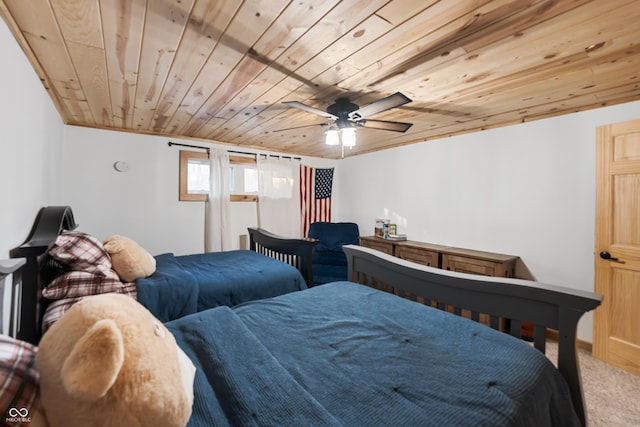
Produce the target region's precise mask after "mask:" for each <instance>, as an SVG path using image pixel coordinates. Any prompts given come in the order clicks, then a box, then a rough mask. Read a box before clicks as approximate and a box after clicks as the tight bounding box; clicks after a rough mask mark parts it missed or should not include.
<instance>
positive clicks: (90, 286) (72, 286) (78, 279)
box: [42, 270, 124, 300]
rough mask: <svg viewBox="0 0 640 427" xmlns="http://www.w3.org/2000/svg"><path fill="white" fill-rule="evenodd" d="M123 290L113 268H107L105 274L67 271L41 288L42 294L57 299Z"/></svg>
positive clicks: (120, 291) (122, 285) (121, 291)
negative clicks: (107, 270)
mask: <svg viewBox="0 0 640 427" xmlns="http://www.w3.org/2000/svg"><path fill="white" fill-rule="evenodd" d="M123 290H124V284H123V283H122V282H121V281H120V278H119V277H118V275H117V274H116V272H115V271H113V270H109V272H108V273H107V274H106V275H100V274H94V273H89V272H87V271H69V272H67V273H64V274H63V275H62V276H58V277H56V278H55V279H53V281H52V282H51V283H49V284H48V285H47V286H46V287H45V288H44V289H43V290H42V296H44V297H45V298H49V299H56V300H58V299H63V298H74V297H82V296H87V295H96V294H106V293H109V292H118V293H124V292H123Z"/></svg>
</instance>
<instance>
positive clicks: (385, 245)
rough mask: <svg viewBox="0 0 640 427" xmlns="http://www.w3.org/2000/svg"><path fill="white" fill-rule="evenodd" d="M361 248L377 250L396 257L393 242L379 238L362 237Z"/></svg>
mask: <svg viewBox="0 0 640 427" xmlns="http://www.w3.org/2000/svg"><path fill="white" fill-rule="evenodd" d="M360 246H364V247H365V248H371V249H375V250H377V251H380V252H384V253H385V254H389V255H394V253H393V252H394V250H393V249H394V248H393V242H390V241H388V240H384V239H381V238H379V237H361V238H360Z"/></svg>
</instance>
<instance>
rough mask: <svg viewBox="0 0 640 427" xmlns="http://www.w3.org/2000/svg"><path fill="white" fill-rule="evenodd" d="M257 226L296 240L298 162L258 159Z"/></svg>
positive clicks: (298, 218) (298, 231)
mask: <svg viewBox="0 0 640 427" xmlns="http://www.w3.org/2000/svg"><path fill="white" fill-rule="evenodd" d="M257 165H258V226H259V227H261V228H264V229H266V230H268V231H270V232H272V233H275V234H278V235H281V236H286V237H300V161H299V160H294V159H279V158H273V157H267V158H266V159H262V158H261V157H260V156H258V160H257Z"/></svg>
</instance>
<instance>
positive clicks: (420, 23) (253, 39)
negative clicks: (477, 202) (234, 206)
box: [0, 0, 640, 158]
mask: <svg viewBox="0 0 640 427" xmlns="http://www.w3.org/2000/svg"><path fill="white" fill-rule="evenodd" d="M0 12H1V13H2V16H3V18H4V19H5V21H6V22H7V24H8V25H9V28H10V29H11V30H12V32H13V33H14V35H15V37H16V39H17V40H18V42H19V43H20V44H21V46H22V47H23V49H24V51H25V52H26V54H27V56H28V57H29V59H30V60H31V62H32V64H33V66H34V68H35V70H36V72H37V73H38V74H39V76H40V77H41V80H42V81H43V84H44V85H45V87H46V89H47V90H48V91H49V94H50V95H51V97H52V99H53V100H54V102H55V104H56V106H57V108H58V110H59V112H60V114H61V116H62V118H63V120H64V122H65V123H68V124H72V125H79V126H89V127H96V128H105V129H115V130H122V131H131V132H143V133H151V134H157V135H165V136H167V137H169V138H171V137H180V138H187V139H195V140H211V141H218V142H224V143H228V144H233V145H235V146H238V147H240V148H245V147H246V148H253V149H269V150H274V151H277V152H283V153H293V154H297V155H304V156H319V157H326V158H339V157H340V156H341V155H342V153H341V147H336V146H327V145H325V144H324V132H325V131H326V129H327V126H319V125H315V126H308V127H302V128H298V129H294V130H289V131H281V130H282V129H286V128H293V127H300V126H307V125H314V124H327V123H328V122H329V121H328V120H327V119H324V118H323V117H320V116H319V115H316V114H312V113H310V112H308V111H303V110H300V109H296V108H291V107H287V106H286V105H284V104H283V103H282V102H283V101H300V102H303V103H305V104H307V105H309V106H312V107H314V108H317V109H320V110H323V111H324V110H326V108H327V106H329V105H330V104H332V103H333V102H334V101H335V100H336V99H337V98H339V97H348V98H349V99H351V100H352V101H353V102H355V103H356V104H358V105H360V106H365V105H368V104H370V103H372V102H374V101H376V100H378V99H381V98H384V97H386V96H388V95H390V94H392V93H395V92H397V91H400V92H402V93H403V94H405V95H407V96H408V97H409V98H411V99H412V102H410V103H407V104H405V105H403V106H400V107H398V108H394V109H392V110H389V111H385V112H382V113H380V114H377V115H375V116H373V117H371V118H372V119H377V120H393V121H400V122H410V123H413V126H412V127H411V128H410V129H409V130H408V131H407V132H406V133H399V132H392V131H385V130H377V129H368V128H358V130H357V138H358V140H357V145H356V147H355V148H353V149H345V153H344V155H345V156H350V155H355V154H359V153H365V152H371V151H375V150H381V149H385V148H389V147H395V146H400V145H405V144H411V143H415V142H420V141H424V140H429V139H434V138H439V137H444V136H449V135H455V134H460V133H464V132H472V131H478V130H482V129H487V128H492V127H498V126H504V125H507V124H513V123H518V122H523V121H529V120H535V119H539V118H544V117H550V116H555V115H560V114H566V113H570V112H574V111H580V110H585V109H590V108H596V107H600V106H605V105H611V104H616V103H621V102H628V101H632V100H638V99H640V24H639V23H640V1H638V0H634V1H630V0H606V1H604V0H592V1H587V0H494V1H488V0H459V1H455V0H441V1H437V0H358V1H355V0H343V1H338V0H315V1H311V0H292V1H289V0H244V1H240V0H233V1H227V0H224V1H221V0H86V1H85V0H73V1H72V0H29V1H25V0H3V1H2V2H0ZM9 84H10V83H9Z"/></svg>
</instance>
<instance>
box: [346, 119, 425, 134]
mask: <svg viewBox="0 0 640 427" xmlns="http://www.w3.org/2000/svg"><path fill="white" fill-rule="evenodd" d="M356 123H357V124H358V125H359V126H362V127H366V128H370V129H381V130H392V131H394V132H406V131H408V130H409V128H410V127H411V126H413V123H404V122H391V121H387V120H367V119H362V120H359V121H358V122H356Z"/></svg>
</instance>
